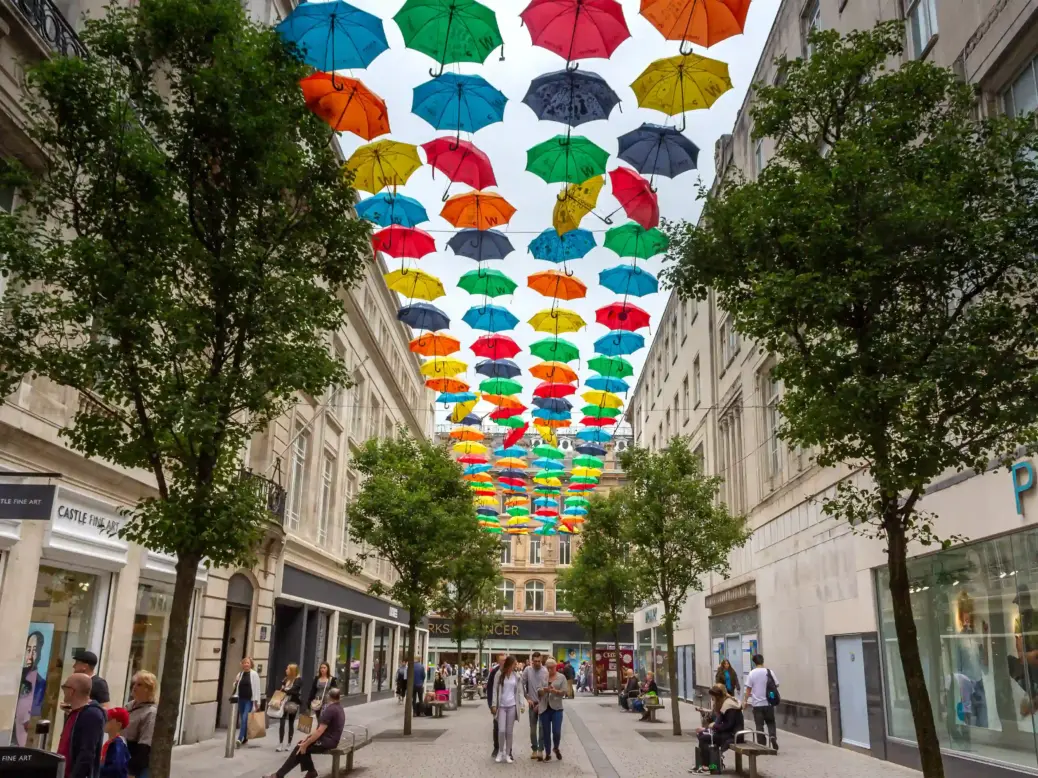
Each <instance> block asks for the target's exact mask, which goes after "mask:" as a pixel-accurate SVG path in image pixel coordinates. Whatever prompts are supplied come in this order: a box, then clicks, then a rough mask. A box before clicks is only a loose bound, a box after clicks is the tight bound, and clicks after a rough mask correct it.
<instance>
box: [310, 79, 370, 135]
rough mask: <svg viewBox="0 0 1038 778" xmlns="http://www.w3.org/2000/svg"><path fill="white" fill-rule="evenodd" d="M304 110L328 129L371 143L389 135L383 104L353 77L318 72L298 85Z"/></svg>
mask: <svg viewBox="0 0 1038 778" xmlns="http://www.w3.org/2000/svg"><path fill="white" fill-rule="evenodd" d="M299 86H301V87H302V88H303V101H304V102H305V103H306V107H307V108H309V109H310V110H311V111H313V112H314V113H315V114H316V115H317V116H319V117H320V118H321V119H322V120H323V121H324V122H325V123H326V124H328V125H329V126H330V127H331V128H332V129H334V130H338V131H339V132H352V133H353V134H354V135H359V136H360V137H362V138H363V139H364V140H373V139H375V138H377V137H378V136H379V135H385V134H386V133H387V132H389V114H388V113H387V112H386V104H385V102H384V101H383V100H382V98H381V97H379V96H378V95H377V94H375V93H374V92H372V91H371V90H370V89H368V88H367V87H366V86H364V84H363V83H362V82H360V81H358V80H357V79H355V78H346V77H344V76H333V75H332V74H331V73H321V72H320V71H318V72H317V73H314V74H312V75H309V76H307V77H306V78H304V79H303V80H302V81H300V82H299Z"/></svg>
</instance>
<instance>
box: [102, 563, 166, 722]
mask: <svg viewBox="0 0 1038 778" xmlns="http://www.w3.org/2000/svg"><path fill="white" fill-rule="evenodd" d="M172 605H173V585H172V584H164V583H156V582H152V581H141V582H140V583H138V584H137V610H136V612H135V614H134V617H133V633H132V635H131V636H130V658H129V662H128V667H127V672H126V686H125V687H124V688H125V689H126V693H127V694H129V692H130V679H132V678H133V676H134V675H136V674H137V672H139V671H140V670H146V671H148V672H149V673H154V675H155V677H156V678H158V679H160V680H161V679H162V660H163V658H164V657H165V653H166V636H167V635H168V634H169V613H170V609H171V607H172ZM160 692H161V689H160ZM113 704H114V701H113Z"/></svg>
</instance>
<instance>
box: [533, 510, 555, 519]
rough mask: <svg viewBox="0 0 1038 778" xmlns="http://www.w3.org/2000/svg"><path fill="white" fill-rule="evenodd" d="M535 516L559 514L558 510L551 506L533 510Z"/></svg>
mask: <svg viewBox="0 0 1038 778" xmlns="http://www.w3.org/2000/svg"><path fill="white" fill-rule="evenodd" d="M533 515H534V516H540V517H542V518H552V517H555V516H558V515H559V512H558V511H557V510H553V509H551V508H538V509H537V510H535V511H534V512H533Z"/></svg>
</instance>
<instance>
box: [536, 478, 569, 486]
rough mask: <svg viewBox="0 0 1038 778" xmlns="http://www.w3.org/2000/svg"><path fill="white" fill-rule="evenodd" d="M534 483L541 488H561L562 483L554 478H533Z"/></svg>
mask: <svg viewBox="0 0 1038 778" xmlns="http://www.w3.org/2000/svg"><path fill="white" fill-rule="evenodd" d="M534 481H535V482H536V483H539V484H541V485H542V486H556V487H561V486H562V481H560V480H559V479H558V478H555V477H554V476H551V477H548V478H535V479H534Z"/></svg>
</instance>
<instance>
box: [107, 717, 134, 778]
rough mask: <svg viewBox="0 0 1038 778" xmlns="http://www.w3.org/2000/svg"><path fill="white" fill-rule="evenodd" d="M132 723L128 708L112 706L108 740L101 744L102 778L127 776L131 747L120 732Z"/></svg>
mask: <svg viewBox="0 0 1038 778" xmlns="http://www.w3.org/2000/svg"><path fill="white" fill-rule="evenodd" d="M129 725H130V713H129V711H127V710H126V708H110V709H109V710H108V721H107V723H106V724H105V732H106V733H107V734H108V740H106V741H105V742H104V744H103V745H102V746H101V774H100V778H127V776H128V775H129V773H128V771H127V767H128V766H129V764H130V748H129V746H127V745H126V740H125V739H124V738H123V736H122V735H121V734H120V733H121V732H122V731H123V730H124V729H125V728H126V727H128V726H129Z"/></svg>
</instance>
